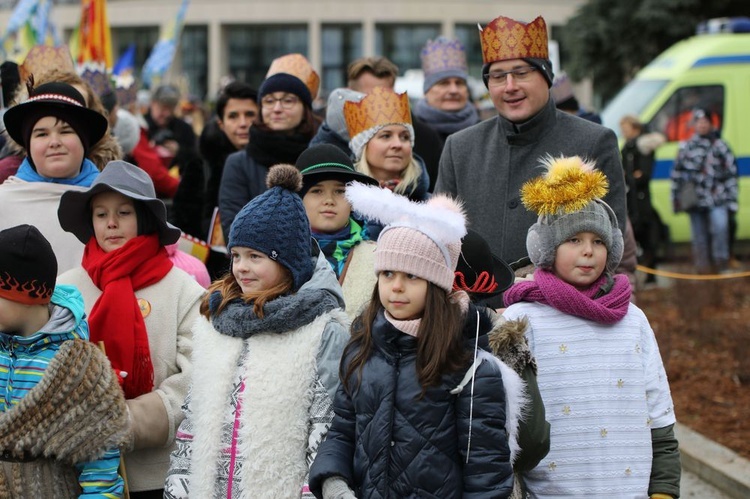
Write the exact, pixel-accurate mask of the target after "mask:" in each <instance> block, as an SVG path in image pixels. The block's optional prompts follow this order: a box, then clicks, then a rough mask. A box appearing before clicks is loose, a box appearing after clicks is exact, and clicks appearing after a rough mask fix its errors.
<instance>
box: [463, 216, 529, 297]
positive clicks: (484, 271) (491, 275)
mask: <svg viewBox="0 0 750 499" xmlns="http://www.w3.org/2000/svg"><path fill="white" fill-rule="evenodd" d="M514 280H515V274H514V273H513V269H511V268H510V265H508V264H507V263H505V262H504V261H503V260H501V259H500V258H498V257H496V256H495V255H493V254H492V252H491V250H490V246H489V244H487V241H485V240H484V238H483V237H482V236H480V235H479V234H478V233H477V232H476V231H473V230H471V229H468V230H467V233H466V236H464V238H463V239H462V240H461V254H460V255H459V257H458V265H457V266H456V278H455V279H454V281H453V289H460V290H463V291H466V292H468V293H469V294H471V295H472V296H474V297H475V298H477V299H486V298H490V297H493V296H497V295H499V294H501V293H502V292H503V291H505V290H506V289H508V288H509V287H511V285H512V284H513V281H514ZM491 284H493V285H491Z"/></svg>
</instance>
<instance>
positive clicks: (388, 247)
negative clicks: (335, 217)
mask: <svg viewBox="0 0 750 499" xmlns="http://www.w3.org/2000/svg"><path fill="white" fill-rule="evenodd" d="M346 198H347V199H348V200H349V202H350V203H351V205H352V209H353V210H354V211H356V212H357V213H360V214H361V215H362V216H364V217H365V218H366V219H368V220H374V221H376V222H378V223H381V224H384V225H385V228H384V229H383V230H382V232H381V233H380V236H379V237H378V244H377V247H376V248H375V273H379V272H382V271H384V270H391V271H396V272H405V273H407V274H412V275H415V276H417V277H420V278H422V279H425V280H426V281H429V282H431V283H433V284H435V285H437V286H438V287H440V288H442V289H444V290H445V292H446V293H450V292H451V290H452V289H453V279H454V272H455V270H456V264H457V263H458V256H459V254H460V253H461V238H462V237H464V235H466V218H465V215H464V212H463V208H462V207H461V205H460V204H459V203H458V202H456V201H454V200H453V199H451V198H449V197H447V196H444V195H439V194H438V195H435V196H433V197H432V198H430V199H429V200H428V201H426V202H424V203H415V202H413V201H409V199H407V198H405V197H404V196H400V195H398V194H394V193H393V192H392V191H390V190H389V189H383V188H381V187H375V186H368V185H365V184H361V183H359V182H353V183H351V184H350V185H349V186H347V189H346Z"/></svg>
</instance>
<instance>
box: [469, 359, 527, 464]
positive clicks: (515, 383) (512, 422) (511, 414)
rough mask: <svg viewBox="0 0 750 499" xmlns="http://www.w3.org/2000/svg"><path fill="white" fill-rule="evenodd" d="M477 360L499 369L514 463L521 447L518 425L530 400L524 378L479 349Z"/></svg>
mask: <svg viewBox="0 0 750 499" xmlns="http://www.w3.org/2000/svg"><path fill="white" fill-rule="evenodd" d="M477 359H478V360H486V361H487V362H488V363H489V364H490V365H492V366H495V367H496V368H497V369H499V370H500V374H502V376H503V387H504V388H505V431H507V432H508V445H509V447H510V462H511V463H514V462H515V460H516V456H518V452H519V450H520V449H521V447H520V445H519V444H518V425H519V423H520V422H521V420H522V418H523V414H524V412H525V411H526V408H527V407H528V405H529V403H530V400H529V396H528V394H527V391H526V383H525V382H524V380H523V379H522V378H521V377H520V376H519V375H518V374H517V373H516V372H515V371H514V370H513V369H511V368H510V367H508V365H506V364H505V363H504V362H503V361H501V360H500V359H498V358H497V357H495V356H494V355H492V354H491V353H489V352H486V351H484V350H480V351H479V353H478V355H477Z"/></svg>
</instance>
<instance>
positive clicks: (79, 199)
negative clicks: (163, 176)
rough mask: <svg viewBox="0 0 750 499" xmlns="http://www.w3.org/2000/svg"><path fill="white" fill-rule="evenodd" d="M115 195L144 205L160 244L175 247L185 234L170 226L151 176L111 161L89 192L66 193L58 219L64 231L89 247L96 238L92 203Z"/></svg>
mask: <svg viewBox="0 0 750 499" xmlns="http://www.w3.org/2000/svg"><path fill="white" fill-rule="evenodd" d="M108 191H115V192H119V193H120V194H122V195H123V196H125V197H128V198H130V199H135V200H138V201H141V202H142V203H143V204H144V205H146V207H147V208H148V209H149V210H150V211H151V213H152V214H153V215H154V218H155V220H156V222H157V232H158V233H159V243H160V244H161V245H162V246H168V245H170V244H174V243H176V242H177V241H178V240H179V239H180V236H181V235H182V231H180V229H178V228H177V227H175V226H174V225H172V224H170V223H169V222H167V207H166V206H165V205H164V202H163V201H162V200H161V199H158V198H157V197H156V191H155V190H154V183H153V182H152V181H151V177H149V176H148V174H147V173H146V172H145V171H143V170H141V169H140V168H138V167H137V166H135V165H131V164H130V163H128V162H127V161H120V160H118V161H110V162H109V163H107V166H105V167H104V170H102V172H101V173H100V174H99V175H98V176H97V177H96V179H95V180H94V182H93V183H92V184H91V187H90V188H89V190H87V191H83V192H81V191H67V192H65V193H64V194H63V195H62V197H61V198H60V206H59V207H58V208H57V218H58V219H59V220H60V226H61V227H62V228H63V230H64V231H66V232H70V233H72V234H73V235H75V236H76V237H77V238H78V240H79V241H81V242H82V243H84V244H86V243H88V241H89V239H91V236H93V235H94V228H93V225H92V223H91V199H92V198H93V197H94V196H96V195H97V194H99V193H101V192H108Z"/></svg>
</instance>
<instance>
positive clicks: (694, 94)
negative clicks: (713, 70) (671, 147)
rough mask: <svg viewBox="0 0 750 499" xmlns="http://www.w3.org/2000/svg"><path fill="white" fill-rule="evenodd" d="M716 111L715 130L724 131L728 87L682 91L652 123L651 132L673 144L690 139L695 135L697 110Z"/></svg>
mask: <svg viewBox="0 0 750 499" xmlns="http://www.w3.org/2000/svg"><path fill="white" fill-rule="evenodd" d="M698 107H700V108H704V109H709V110H711V111H713V113H714V117H715V119H714V127H716V129H717V130H719V131H721V124H722V122H723V117H724V87H723V86H721V85H704V86H695V87H683V88H680V89H678V90H677V91H676V92H675V93H673V94H672V96H671V97H670V98H669V100H667V102H666V103H665V104H664V106H662V108H661V109H660V110H659V112H657V113H656V115H654V117H653V119H652V120H651V121H650V122H649V123H648V128H649V130H651V131H655V132H661V133H663V134H664V135H665V136H666V137H667V140H668V141H670V142H673V141H681V140H687V139H689V138H690V137H691V136H692V135H693V132H694V129H693V123H692V118H693V116H692V115H693V110H694V109H695V108H698Z"/></svg>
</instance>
